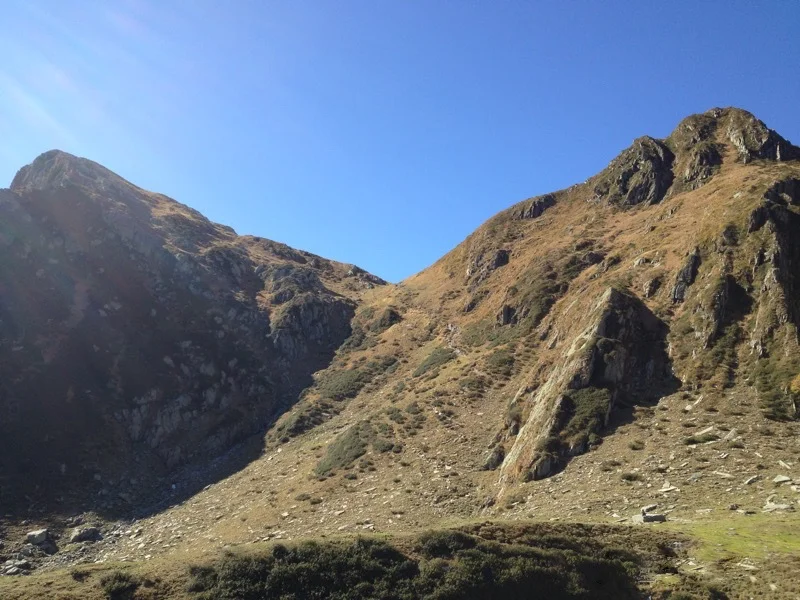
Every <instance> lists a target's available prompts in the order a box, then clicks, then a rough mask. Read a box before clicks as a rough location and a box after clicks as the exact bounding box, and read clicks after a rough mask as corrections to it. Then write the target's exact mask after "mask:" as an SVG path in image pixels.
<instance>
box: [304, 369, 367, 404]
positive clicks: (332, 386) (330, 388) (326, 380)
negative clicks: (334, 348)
mask: <svg viewBox="0 0 800 600" xmlns="http://www.w3.org/2000/svg"><path fill="white" fill-rule="evenodd" d="M371 378H372V377H371V375H370V374H369V373H366V372H364V371H362V370H360V369H349V370H347V371H333V372H331V373H327V374H325V376H324V377H323V378H322V379H320V381H319V382H318V383H317V389H319V393H320V395H321V396H324V397H325V398H330V399H331V400H345V399H347V398H354V397H355V396H357V395H358V392H360V391H361V388H363V387H364V386H365V385H367V384H368V383H369V381H370V379H371Z"/></svg>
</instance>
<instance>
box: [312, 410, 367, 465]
mask: <svg viewBox="0 0 800 600" xmlns="http://www.w3.org/2000/svg"><path fill="white" fill-rule="evenodd" d="M373 436H374V431H373V429H372V425H370V424H369V422H367V421H361V422H360V423H356V424H355V425H353V426H352V427H350V428H349V429H347V431H345V432H344V433H341V434H340V435H339V436H338V437H337V438H336V439H335V440H334V441H333V442H331V443H330V444H329V445H328V449H327V451H326V452H325V456H324V457H323V458H322V460H320V461H319V463H318V464H317V468H316V469H315V470H316V473H317V475H327V474H329V473H331V472H332V471H335V470H336V469H343V468H345V467H347V466H349V465H351V464H352V463H353V461H355V460H356V459H357V458H359V457H360V456H363V455H364V454H366V452H367V446H368V445H369V442H370V440H371V439H372V437H373Z"/></svg>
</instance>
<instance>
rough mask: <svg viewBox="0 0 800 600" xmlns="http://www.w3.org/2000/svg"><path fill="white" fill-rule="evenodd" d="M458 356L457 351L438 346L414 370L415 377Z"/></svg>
mask: <svg viewBox="0 0 800 600" xmlns="http://www.w3.org/2000/svg"><path fill="white" fill-rule="evenodd" d="M455 357H456V353H455V352H453V351H452V350H450V349H449V348H436V349H435V350H434V351H433V352H431V353H430V354H429V355H428V356H427V358H425V360H423V361H422V362H421V363H420V364H419V366H418V367H417V368H416V369H415V370H414V377H419V376H420V375H424V374H425V373H427V372H428V371H431V370H433V369H438V368H439V367H441V366H442V365H443V364H445V363H448V362H450V361H451V360H453V359H454V358H455Z"/></svg>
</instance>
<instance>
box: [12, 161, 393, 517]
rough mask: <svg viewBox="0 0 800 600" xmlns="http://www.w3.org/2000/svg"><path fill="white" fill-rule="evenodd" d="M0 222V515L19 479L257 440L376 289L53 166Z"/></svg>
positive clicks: (181, 460)
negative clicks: (363, 293) (2, 477)
mask: <svg viewBox="0 0 800 600" xmlns="http://www.w3.org/2000/svg"><path fill="white" fill-rule="evenodd" d="M0 223H2V225H0V255H2V260H1V261H0V298H1V299H2V302H1V303H0V373H1V374H2V377H0V381H2V383H0V446H2V452H0V469H1V470H2V473H6V474H11V475H12V476H14V477H16V478H15V479H14V484H13V485H10V486H8V488H4V489H3V492H4V506H6V505H7V502H8V503H12V502H13V499H15V498H18V497H20V495H21V494H22V493H23V492H24V491H25V490H26V488H27V486H26V485H22V484H21V483H22V482H23V481H24V483H26V484H29V485H30V487H32V486H34V485H36V484H38V483H42V480H47V486H48V488H49V489H50V490H51V493H52V492H53V489H52V488H53V486H54V485H57V484H58V483H64V484H65V485H69V484H74V483H75V482H76V481H79V480H81V479H82V478H83V477H84V474H85V473H87V472H88V473H89V474H90V473H91V472H95V471H97V472H102V473H103V474H104V475H105V474H108V477H103V480H106V479H112V480H113V479H115V477H114V476H115V475H116V476H120V475H123V474H125V475H133V474H141V476H142V477H147V474H148V473H149V472H152V471H155V472H158V471H159V470H161V471H162V472H163V470H164V469H174V468H176V467H179V466H181V465H184V464H186V463H190V462H193V461H197V460H200V459H202V460H208V459H211V458H214V457H217V456H219V455H220V454H222V453H223V452H225V451H226V450H228V449H229V448H231V446H232V445H233V444H235V443H236V442H238V441H240V440H242V439H244V438H245V437H247V436H249V435H251V434H253V433H256V432H258V431H263V430H264V429H265V427H266V426H267V425H268V424H269V423H270V422H271V421H272V420H274V419H275V418H276V417H277V416H278V415H279V414H281V413H282V412H283V411H284V410H286V408H287V407H289V406H291V404H292V403H293V402H294V399H295V398H296V397H297V394H298V393H299V392H300V391H301V390H302V389H303V388H304V387H305V386H307V385H308V384H309V382H310V381H311V379H310V378H311V374H312V373H313V372H314V371H316V370H318V369H320V368H323V367H324V366H326V365H327V364H328V362H329V361H330V358H331V357H332V355H333V353H334V351H335V350H336V348H338V346H339V345H340V344H341V343H342V342H343V341H344V340H345V339H346V338H347V337H348V336H349V335H350V320H351V318H352V316H353V314H354V309H355V306H356V300H355V298H356V296H357V293H358V291H359V290H361V289H365V288H367V287H370V286H372V285H375V284H376V283H381V280H379V279H377V278H374V277H373V276H371V275H369V274H365V273H364V272H363V271H361V270H358V271H355V270H354V268H352V267H350V266H347V265H341V264H338V263H333V262H331V261H327V260H325V259H322V258H320V257H316V256H313V255H311V254H308V253H304V252H298V251H296V250H293V249H291V248H289V247H288V246H284V245H282V244H276V243H274V242H271V241H268V240H263V239H260V238H254V237H240V236H237V235H236V234H235V232H233V230H231V229H230V228H227V227H223V226H220V225H216V224H214V223H211V222H210V221H208V220H207V219H205V218H204V217H203V216H202V215H200V214H199V213H197V212H196V211H193V210H191V209H189V208H188V207H186V206H183V205H181V204H178V203H177V202H175V201H173V200H170V199H169V198H166V197H164V196H161V195H157V194H151V193H149V192H146V191H144V190H141V189H139V188H137V187H136V186H134V185H132V184H130V183H128V182H127V181H125V180H124V179H122V178H121V177H119V176H117V175H115V174H114V173H111V172H110V171H108V170H106V169H104V168H103V167H101V166H99V165H97V164H95V163H92V162H91V161H88V160H85V159H78V158H76V157H73V156H70V155H68V154H65V153H62V152H58V151H53V152H48V153H46V154H44V155H42V156H40V157H39V158H37V159H36V160H35V161H34V162H33V164H32V165H29V166H27V167H24V168H23V169H21V170H20V171H19V173H18V174H17V176H16V177H15V178H14V182H13V184H12V188H11V190H4V191H1V192H0ZM112 448H113V451H112V452H110V451H109V450H110V449H112ZM90 470H91V471H90ZM21 473H25V477H24V478H19V477H17V475H18V474H21ZM65 473H67V474H69V476H68V477H66V478H65V477H63V476H62V475H63V474H65ZM127 478H128V477H120V478H119V480H123V479H124V480H127ZM98 485H102V484H98ZM136 491H137V490H136V489H133V490H130V492H132V493H134V494H135V492H136ZM56 495H57V494H56V493H52V497H56Z"/></svg>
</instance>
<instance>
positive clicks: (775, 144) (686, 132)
mask: <svg viewBox="0 0 800 600" xmlns="http://www.w3.org/2000/svg"><path fill="white" fill-rule="evenodd" d="M727 145H731V146H733V150H734V151H735V152H736V155H737V159H738V160H739V161H740V162H744V163H747V162H751V161H753V160H757V159H763V160H774V161H787V160H797V159H798V158H800V148H798V147H796V146H793V145H792V144H791V143H790V142H788V141H787V140H785V139H784V138H782V137H781V136H780V135H778V134H777V133H775V132H774V131H773V130H771V129H769V128H767V126H766V125H764V123H762V122H761V121H759V120H758V119H756V118H755V117H754V116H753V115H751V114H750V113H749V112H747V111H744V110H741V109H737V108H714V109H711V110H709V111H707V112H705V113H702V114H697V115H692V116H690V117H687V118H686V119H684V120H683V121H681V122H680V124H679V125H678V127H676V128H675V131H673V132H672V133H671V134H670V135H669V137H667V138H666V139H664V140H657V139H654V138H651V137H646V136H645V137H642V138H639V139H637V140H635V141H634V142H633V144H632V145H631V147H630V148H628V149H627V150H625V151H623V152H622V153H621V154H620V155H619V156H617V157H616V158H615V159H614V160H613V161H612V162H611V164H609V166H608V167H607V168H606V169H605V170H604V171H603V172H602V173H600V174H599V175H598V176H596V177H595V178H593V180H592V181H593V185H594V187H593V190H594V199H595V200H603V201H606V202H608V203H609V204H613V205H616V206H620V207H623V208H628V207H631V206H636V205H639V204H657V203H659V202H661V201H662V200H663V199H664V198H665V197H667V196H674V195H675V194H679V193H681V192H686V191H691V190H694V189H697V188H698V187H700V186H702V185H704V184H705V183H706V182H708V181H709V180H710V179H711V177H713V176H714V175H715V174H716V173H717V172H718V171H719V169H720V167H721V165H722V163H723V159H724V154H725V152H726V146H727ZM544 197H546V196H543V198H544Z"/></svg>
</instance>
